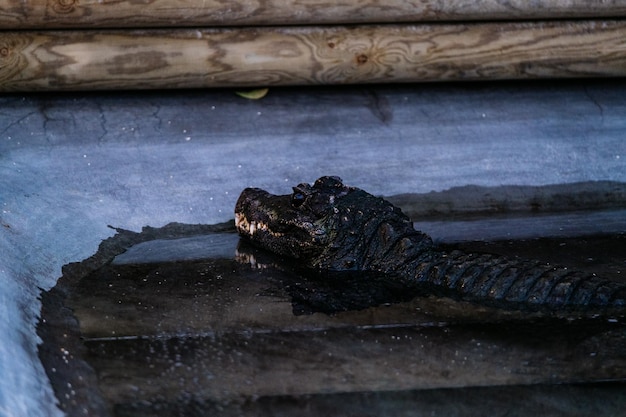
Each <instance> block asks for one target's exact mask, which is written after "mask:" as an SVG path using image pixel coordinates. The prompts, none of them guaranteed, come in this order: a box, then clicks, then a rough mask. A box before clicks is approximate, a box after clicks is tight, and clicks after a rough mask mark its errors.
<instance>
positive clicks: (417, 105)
mask: <svg viewBox="0 0 626 417" xmlns="http://www.w3.org/2000/svg"><path fill="white" fill-rule="evenodd" d="M625 116H626V81H622V80H611V81H607V82H594V81H584V82H583V81H575V82H570V83H560V82H559V83H552V82H543V83H524V84H502V83H498V84H446V85H443V84H442V85H405V86H386V87H354V88H348V87H334V88H320V89H314V88H311V89H285V90H282V89H273V90H271V91H270V94H269V95H268V96H267V97H266V98H264V99H263V100H260V101H247V100H244V99H242V98H239V97H237V96H235V95H234V94H233V92H232V91H182V92H179V91H174V92H149V93H148V92H145V93H144V92H126V93H115V94H113V93H110V94H107V93H98V94H75V95H52V94H46V95H27V96H21V95H13V96H4V97H1V98H0V210H1V211H0V225H1V226H0V253H1V254H2V255H1V257H0V280H1V281H2V282H3V285H2V288H1V289H0V317H1V320H0V333H1V334H3V339H2V341H1V342H0V375H2V376H3V377H2V379H1V380H0V415H17V416H20V415H24V416H25V415H28V416H39V415H41V416H45V415H57V414H58V411H57V410H56V408H55V406H54V405H53V404H54V399H53V397H52V392H51V390H50V389H49V388H48V384H47V383H46V377H45V375H44V373H43V370H42V368H41V366H40V364H39V362H38V360H37V356H36V343H37V337H36V334H35V327H34V326H35V323H36V321H37V315H38V311H39V302H38V300H37V297H38V294H39V288H43V289H48V288H50V287H52V286H53V285H54V284H55V282H56V280H57V278H58V277H59V276H60V275H61V267H62V265H64V264H66V263H68V262H72V261H79V260H81V259H84V258H86V257H87V256H89V255H91V254H92V253H94V252H95V250H96V248H97V246H98V244H99V242H100V241H101V240H102V239H104V238H106V237H109V236H111V235H112V234H113V231H112V230H111V229H110V228H108V227H107V225H113V226H115V227H122V228H127V229H132V230H138V229H139V228H141V227H142V226H144V225H152V226H161V225H163V224H166V223H169V222H171V221H178V222H185V223H215V222H221V221H225V220H228V219H229V218H231V217H232V208H233V206H234V202H235V200H236V198H237V195H238V193H239V191H240V190H241V189H242V188H244V187H246V186H259V187H263V188H266V189H269V190H271V191H273V192H280V193H284V192H288V191H289V190H290V188H289V187H290V186H292V185H293V184H294V183H297V182H301V181H307V182H310V181H313V180H315V179H316V178H317V177H318V176H320V175H327V174H334V175H339V176H341V177H342V178H343V179H344V180H345V182H346V183H349V184H354V185H357V186H359V187H361V188H364V189H366V190H368V191H369V192H372V193H375V194H384V195H394V194H401V193H424V192H429V191H431V190H435V191H441V190H446V189H448V188H450V187H454V186H465V185H469V184H472V185H479V186H492V187H500V186H506V185H531V186H538V185H546V184H567V183H573V182H591V181H600V180H602V181H616V182H622V183H623V182H626V166H625V162H626V141H625V140H624V139H625V138H626V117H625Z"/></svg>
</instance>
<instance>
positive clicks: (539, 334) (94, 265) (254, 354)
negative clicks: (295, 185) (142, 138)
mask: <svg viewBox="0 0 626 417" xmlns="http://www.w3.org/2000/svg"><path fill="white" fill-rule="evenodd" d="M209 230H212V231H211V232H209V233H207V232H208V231H209ZM449 246H454V247H457V248H461V249H464V250H468V251H470V250H471V251H488V252H491V253H498V254H505V255H508V256H524V257H531V258H534V259H539V260H542V261H546V262H551V263H559V264H564V265H566V266H568V267H572V268H579V269H584V270H587V271H592V272H596V273H598V274H602V275H603V276H606V277H607V279H611V280H618V281H625V278H626V276H623V275H622V272H623V270H624V268H625V267H626V258H624V253H626V239H625V238H624V235H623V234H617V235H601V236H587V237H585V238H557V239H549V238H543V239H531V240H517V241H515V240H508V241H491V242H464V243H460V244H449ZM199 251H203V253H200V252H199ZM286 265H287V266H288V265H289V261H288V260H285V259H280V258H277V257H275V256H273V255H271V254H268V253H265V252H263V251H259V250H258V249H255V248H252V247H250V246H247V245H246V244H245V243H242V242H239V240H238V238H237V236H236V235H235V234H234V233H233V229H232V226H230V225H229V224H224V225H219V226H213V227H207V226H204V227H203V228H202V229H200V226H193V225H171V226H166V227H165V228H163V229H149V230H147V231H144V233H138V234H135V233H132V232H121V233H120V234H118V235H117V236H116V237H114V238H111V239H109V240H108V241H107V242H105V244H103V246H102V247H101V250H100V251H99V253H97V254H95V255H94V257H92V258H91V259H90V260H88V261H85V262H84V263H82V264H74V265H70V266H69V267H68V268H66V270H65V274H64V276H63V277H62V278H61V280H60V281H59V284H58V286H57V287H58V288H56V289H53V291H51V293H49V294H47V296H46V297H44V311H45V310H46V308H47V307H48V306H49V305H50V304H51V303H52V304H55V303H57V304H58V302H59V300H60V301H61V302H62V304H63V305H64V307H65V308H67V309H69V310H68V311H71V312H72V313H71V315H72V316H73V317H74V318H75V320H76V326H75V327H74V328H75V330H76V333H75V334H74V335H73V336H71V337H74V339H75V340H74V343H75V346H76V350H75V352H73V353H72V354H71V359H69V360H68V359H67V357H68V356H69V355H66V356H65V360H66V361H65V362H64V363H63V364H62V363H60V362H61V361H59V359H58V358H57V359H56V360H55V359H54V358H53V357H52V356H51V355H50V354H46V353H45V351H46V350H45V349H42V352H43V353H42V355H41V356H42V360H43V363H44V365H45V366H46V370H47V372H48V374H49V375H50V377H51V379H52V381H53V386H54V387H55V390H56V391H57V396H58V397H59V398H60V400H61V403H62V404H63V405H64V406H65V409H66V410H67V411H68V412H69V414H70V415H80V414H81V413H80V410H81V407H83V408H84V407H86V406H87V404H86V403H85V401H86V398H89V397H93V396H95V397H97V398H98V401H93V399H92V400H91V403H90V404H98V403H100V404H101V407H102V408H101V409H100V410H99V412H100V413H102V412H105V411H104V410H106V412H108V413H110V414H111V415H115V416H126V415H154V414H157V413H158V414H159V415H206V414H207V413H209V414H211V415H256V416H262V415H268V416H269V415H294V413H295V414H298V415H302V414H303V415H312V416H317V415H322V413H324V412H326V411H325V410H328V409H329V408H331V409H333V410H336V412H337V413H339V414H335V415H355V413H357V415H372V416H373V415H431V413H433V412H434V413H441V415H464V416H465V415H467V416H469V415H485V414H490V415H491V414H492V413H493V412H494V410H499V412H500V413H501V415H519V416H526V415H532V414H536V413H537V412H541V415H546V416H560V415H584V412H588V411H590V410H593V412H594V415H598V416H604V415H606V416H608V415H618V414H616V413H619V412H621V410H622V409H623V407H624V405H625V404H626V388H624V385H623V384H624V381H626V343H625V342H626V322H625V318H624V317H623V316H622V315H619V314H618V315H614V314H613V315H607V316H595V315H588V316H586V315H582V316H581V315H571V314H569V313H568V314H557V315H546V314H542V313H530V312H524V311H521V312H520V311H505V310H499V309H494V308H487V307H483V306H479V305H473V304H470V303H462V302H456V301H453V300H449V299H440V298H436V297H414V298H413V297H409V299H406V298H407V297H404V299H402V296H400V297H399V298H394V295H398V294H397V293H396V294H394V293H385V294H383V296H382V297H381V296H379V297H374V298H371V301H372V302H371V303H370V304H371V305H364V304H357V308H355V306H354V305H352V304H349V300H350V299H355V298H356V299H361V300H362V299H363V296H362V294H361V293H362V291H363V285H361V287H359V288H357V289H355V288H352V287H350V286H344V287H340V291H339V292H340V293H341V294H342V298H343V299H344V300H348V302H347V304H339V308H335V309H334V310H333V309H332V307H336V306H337V302H336V299H333V300H329V299H328V297H327V296H328V294H329V293H328V290H327V289H326V288H324V284H323V283H320V282H319V280H316V276H312V277H311V276H303V275H298V273H297V272H294V269H290V268H286V267H285V266H286ZM294 288H295V289H296V291H293V289H294ZM57 291H58V292H57ZM55 293H56V295H55ZM400 293H401V291H400ZM60 294H63V296H60ZM54 315H55V314H50V315H46V314H44V315H43V316H42V319H43V320H46V323H47V325H48V331H50V334H53V333H57V334H56V336H52V337H50V334H49V336H48V338H46V337H44V345H43V346H44V347H45V346H47V345H48V348H49V349H50V347H49V344H50V343H54V340H53V339H55V337H56V339H57V340H62V341H63V343H65V344H67V343H68V342H69V341H68V338H69V337H70V336H68V333H67V328H66V327H62V328H57V329H56V330H54V326H55V325H54V323H55V322H57V321H58V320H59V318H58V317H57V318H55V317H54ZM66 322H67V317H66V319H65V323H66ZM40 327H41V325H40ZM60 332H61V333H63V336H59V334H58V333H60ZM43 333H44V334H45V333H46V332H45V331H44V332H43ZM77 338H78V339H77ZM77 340H78V341H77ZM63 349H64V348H63V347H62V348H61V351H63ZM50 350H51V351H58V347H56V348H52V349H50ZM78 352H80V354H79V353H78ZM63 366H65V367H66V368H67V369H68V371H67V372H66V373H65V375H66V376H68V375H69V378H70V380H74V379H77V378H79V377H80V378H82V380H83V381H84V380H88V379H91V380H92V381H93V382H94V384H93V385H92V386H89V387H85V392H83V393H78V392H77V391H76V390H74V391H72V390H69V391H68V389H67V386H68V381H67V380H65V379H63V378H59V377H58V375H59V372H60V368H62V367H63ZM53 367H54V368H55V371H54V372H53V371H51V368H53ZM61 373H62V372H61ZM607 381H612V382H611V383H608V382H607ZM72 383H73V382H70V383H69V384H70V385H72ZM563 384H565V385H563ZM581 384H582V385H581ZM64 392H65V394H64ZM64 395H66V396H67V398H66V399H65V400H63V398H64ZM477 395H478V396H480V397H482V398H483V399H484V400H482V401H481V400H477V398H476V396H477ZM548 398H549V400H548ZM444 399H447V400H445V401H444ZM607 399H610V400H609V401H607ZM511 413H512V414H511ZM437 415H439V414H437ZM496 415H498V414H496Z"/></svg>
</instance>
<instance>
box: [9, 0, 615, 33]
mask: <svg viewBox="0 0 626 417" xmlns="http://www.w3.org/2000/svg"><path fill="white" fill-rule="evenodd" d="M622 16H626V0H534V1H528V0H481V1H479V0H474V1H467V0H446V1H440V0H412V1H407V0H336V1H328V0H232V1H224V0H140V1H139V0H0V29H41V28H46V29H50V28H94V27H100V28H103V27H108V28H120V27H147V26H149V27H174V26H177V27H181V26H224V25H229V26H230V25H237V26H242V25H298V24H345V23H400V22H416V21H443V20H495V19H507V20H511V19H563V18H603V17H604V18H606V17H622Z"/></svg>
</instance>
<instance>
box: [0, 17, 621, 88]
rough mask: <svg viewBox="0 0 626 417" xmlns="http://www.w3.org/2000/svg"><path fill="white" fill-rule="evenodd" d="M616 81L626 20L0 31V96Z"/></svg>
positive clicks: (619, 68) (619, 69) (619, 73)
mask: <svg viewBox="0 0 626 417" xmlns="http://www.w3.org/2000/svg"><path fill="white" fill-rule="evenodd" d="M624 75H626V22H623V21H560V22H537V23H476V24H446V25H439V24H433V25H386V26H361V27H289V28H247V29H179V30H136V31H105V32H101V31H100V32H97V31H48V32H29V31H23V32H4V33H3V34H2V37H1V38H0V91H25V90H79V89H114V88H124V89H126V88H175V87H224V86H259V85H263V86H274V85H302V84H345V83H373V82H376V83H380V82H413V81H443V80H481V79H524V78H549V77H587V76H605V77H606V76H624Z"/></svg>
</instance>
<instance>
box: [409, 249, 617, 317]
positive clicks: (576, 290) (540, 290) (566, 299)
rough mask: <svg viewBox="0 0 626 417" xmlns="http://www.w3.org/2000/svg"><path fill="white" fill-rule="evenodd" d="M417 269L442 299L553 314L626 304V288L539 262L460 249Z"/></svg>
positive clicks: (420, 279) (436, 255) (420, 278)
mask: <svg viewBox="0 0 626 417" xmlns="http://www.w3.org/2000/svg"><path fill="white" fill-rule="evenodd" d="M412 269H413V274H414V275H413V276H414V277H416V278H417V281H418V282H420V283H422V284H423V285H424V286H426V287H428V288H429V289H430V290H431V291H433V292H435V293H437V294H439V295H443V296H448V297H452V298H458V299H463V300H469V301H476V302H481V303H485V304H491V305H495V306H499V307H513V308H547V309H550V310H554V309H567V308H572V309H577V308H581V307H583V308H585V307H601V308H604V307H625V306H626V284H624V283H619V282H615V281H610V280H605V279H601V278H599V277H597V276H595V275H594V274H589V273H585V272H582V271H577V270H575V269H571V268H567V267H563V266H551V265H549V264H546V263H542V262H539V261H531V260H522V259H515V258H507V257H503V256H497V255H490V254H472V253H464V252H460V251H453V252H449V253H436V252H431V254H430V256H429V259H427V260H424V259H422V260H421V261H419V262H417V265H415V264H414V265H413V266H412ZM407 272H408V271H407ZM415 274H416V275H415Z"/></svg>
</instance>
